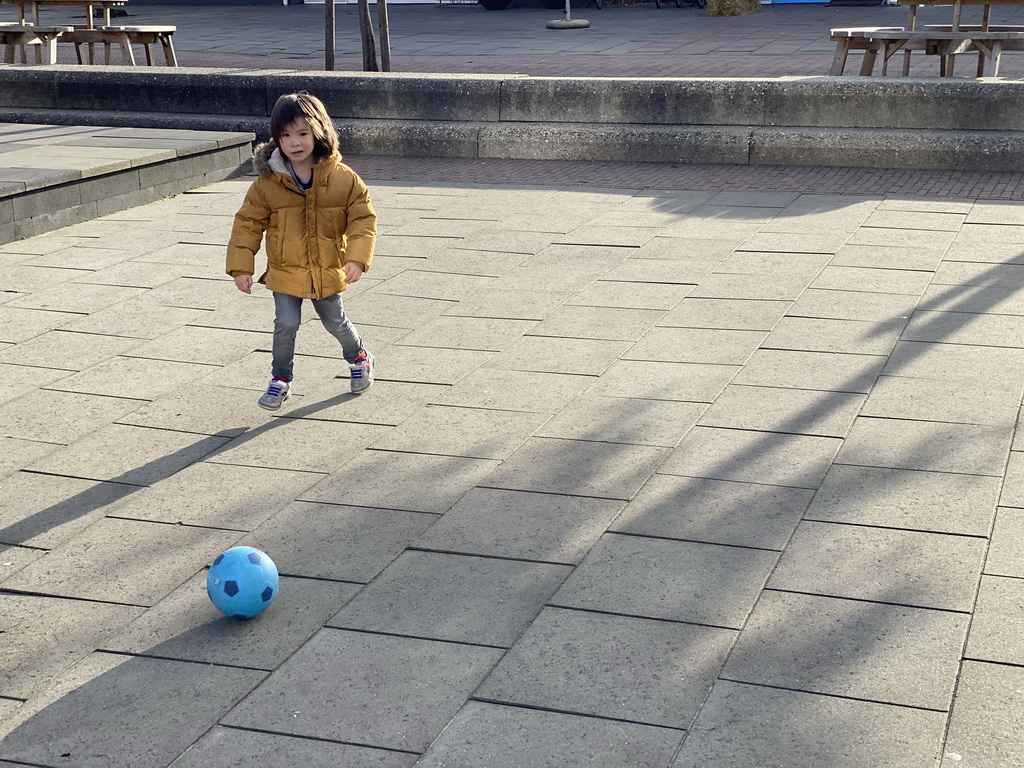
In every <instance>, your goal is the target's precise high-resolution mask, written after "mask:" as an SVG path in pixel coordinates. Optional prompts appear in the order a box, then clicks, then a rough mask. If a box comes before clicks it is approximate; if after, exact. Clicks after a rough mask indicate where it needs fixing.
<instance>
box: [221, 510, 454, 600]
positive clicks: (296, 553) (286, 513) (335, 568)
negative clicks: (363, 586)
mask: <svg viewBox="0 0 1024 768" xmlns="http://www.w3.org/2000/svg"><path fill="white" fill-rule="evenodd" d="M436 519H437V517H436V516H434V515H427V514H420V513H416V512H402V511H399V510H389V509H366V508H361V507H350V506H342V505H337V504H314V503H308V502H301V501H300V502H294V503H292V504H289V505H288V506H286V507H285V508H284V509H282V510H281V511H280V512H279V513H278V514H276V515H275V516H274V517H272V518H271V519H270V520H268V521H267V522H265V523H263V524H262V525H260V526H259V527H257V528H255V530H253V532H252V533H251V534H249V535H248V536H245V537H243V538H242V539H241V540H240V542H239V543H240V544H245V545H248V546H253V547H256V548H257V549H261V550H263V551H264V552H266V553H267V554H268V555H270V556H271V558H273V560H274V563H275V564H276V565H277V567H278V570H279V572H280V573H282V574H286V575H290V576H303V577H307V578H312V579H332V580H337V581H351V582H357V583H366V582H369V581H372V580H373V579H374V578H375V577H376V576H377V574H379V573H380V572H381V571H383V570H384V568H386V567H387V566H388V564H390V563H391V562H392V561H393V560H394V559H395V558H396V557H398V555H399V554H401V552H402V551H403V550H404V549H405V548H406V547H407V546H409V544H411V543H412V542H413V541H415V540H416V539H417V537H418V536H420V535H421V534H422V533H423V532H424V531H425V530H426V529H427V528H428V527H429V526H430V525H431V524H432V523H433V522H434V521H435V520H436Z"/></svg>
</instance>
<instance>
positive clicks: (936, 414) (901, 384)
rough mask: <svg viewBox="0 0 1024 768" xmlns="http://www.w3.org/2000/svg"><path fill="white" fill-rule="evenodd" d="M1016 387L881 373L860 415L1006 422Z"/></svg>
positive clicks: (1015, 407)
mask: <svg viewBox="0 0 1024 768" xmlns="http://www.w3.org/2000/svg"><path fill="white" fill-rule="evenodd" d="M1020 396H1021V392H1020V389H1019V387H1018V388H1016V389H1014V390H1011V389H999V388H994V387H983V386H980V385H977V384H971V383H966V382H952V381H936V380H934V379H919V378H907V377H896V376H882V377H881V378H879V379H878V382H877V383H876V385H875V388H874V389H873V390H872V392H871V395H870V396H869V397H868V399H867V402H866V403H865V404H864V409H863V410H862V414H863V415H864V416H878V417H885V418H895V419H912V420H916V421H944V422H957V423H961V424H988V425H992V426H1008V425H1014V424H1016V420H1017V413H1018V411H1019V410H1020Z"/></svg>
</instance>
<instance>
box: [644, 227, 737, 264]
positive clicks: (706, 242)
mask: <svg viewBox="0 0 1024 768" xmlns="http://www.w3.org/2000/svg"><path fill="white" fill-rule="evenodd" d="M748 237H749V234H744V233H743V232H737V233H734V234H733V235H732V236H730V237H728V238H716V237H714V236H713V235H704V236H697V237H684V238H680V237H672V236H669V237H665V236H661V235H659V236H657V237H653V238H651V239H650V240H648V241H647V242H646V243H644V244H643V245H641V246H640V249H639V250H638V251H637V252H636V253H635V254H634V255H633V256H632V258H637V259H670V260H673V261H688V260H693V261H721V260H722V259H724V258H725V257H727V256H729V255H730V254H731V253H732V252H733V251H735V250H736V249H737V248H739V247H740V244H741V243H743V242H744V241H745V240H747V239H748Z"/></svg>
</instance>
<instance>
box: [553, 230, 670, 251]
mask: <svg viewBox="0 0 1024 768" xmlns="http://www.w3.org/2000/svg"><path fill="white" fill-rule="evenodd" d="M660 230H661V225H655V226H600V225H595V224H584V225H582V226H579V227H576V228H575V229H573V230H570V231H569V232H568V233H566V235H565V237H564V239H563V240H562V242H564V243H566V244H571V245H603V246H634V247H638V246H641V245H643V244H644V243H646V242H647V241H648V240H650V239H651V238H652V237H654V236H655V235H656V234H658V232H659V231H660Z"/></svg>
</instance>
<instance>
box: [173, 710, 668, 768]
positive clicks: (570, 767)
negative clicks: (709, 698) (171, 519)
mask: <svg viewBox="0 0 1024 768" xmlns="http://www.w3.org/2000/svg"><path fill="white" fill-rule="evenodd" d="M680 736H681V734H680V732H679V731H677V730H674V729H669V728H656V727H653V726H649V725H641V724H639V723H623V722H617V721H615V720H605V719H601V718H592V717H579V716H577V715H569V714H562V713H558V712H541V711H538V710H532V709H523V708H520V707H505V706H500V705H495V704H487V703H483V702H478V701H469V702H467V704H466V706H464V707H463V708H462V709H461V710H460V711H459V713H458V714H457V715H456V716H455V718H454V719H453V720H452V722H451V723H450V724H449V725H448V726H447V727H446V728H445V729H444V731H442V732H441V735H440V736H438V738H437V740H436V741H434V743H433V744H431V745H430V748H429V749H428V750H427V751H426V753H425V754H424V755H423V759H422V760H421V761H420V763H419V764H420V765H423V766H428V765H446V766H451V767H452V768H473V767H474V766H481V765H487V766H491V767H492V768H519V767H520V766H524V765H538V766H539V765H558V766H562V767H563V768H619V766H623V765H630V766H634V767H635V768H661V767H662V766H664V765H666V763H667V762H668V761H669V760H670V759H671V758H672V754H673V753H674V752H675V749H676V747H677V745H678V743H679V739H680ZM175 768H177V766H176V767H175Z"/></svg>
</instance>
